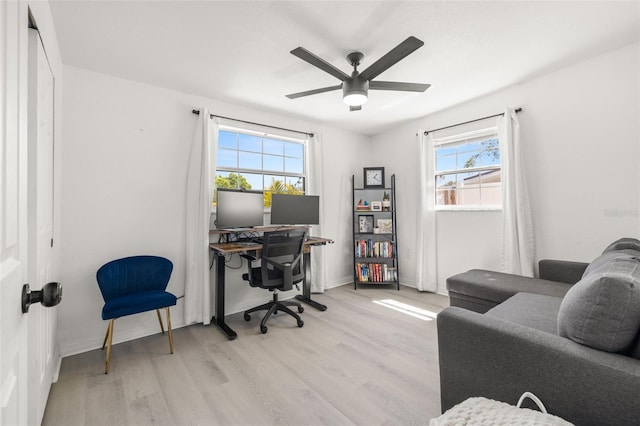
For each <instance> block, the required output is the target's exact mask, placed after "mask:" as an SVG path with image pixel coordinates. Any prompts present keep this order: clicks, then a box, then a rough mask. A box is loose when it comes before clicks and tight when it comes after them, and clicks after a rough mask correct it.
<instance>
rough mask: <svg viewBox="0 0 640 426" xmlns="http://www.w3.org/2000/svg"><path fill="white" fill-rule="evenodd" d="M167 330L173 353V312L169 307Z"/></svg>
mask: <svg viewBox="0 0 640 426" xmlns="http://www.w3.org/2000/svg"><path fill="white" fill-rule="evenodd" d="M167 331H168V334H169V349H171V353H173V333H172V332H171V314H170V313H169V307H167Z"/></svg>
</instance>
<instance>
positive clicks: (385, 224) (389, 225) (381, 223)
mask: <svg viewBox="0 0 640 426" xmlns="http://www.w3.org/2000/svg"><path fill="white" fill-rule="evenodd" d="M378 228H379V229H380V233H381V234H391V232H392V231H393V222H392V220H391V219H378Z"/></svg>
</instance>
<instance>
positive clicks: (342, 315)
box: [43, 286, 448, 426]
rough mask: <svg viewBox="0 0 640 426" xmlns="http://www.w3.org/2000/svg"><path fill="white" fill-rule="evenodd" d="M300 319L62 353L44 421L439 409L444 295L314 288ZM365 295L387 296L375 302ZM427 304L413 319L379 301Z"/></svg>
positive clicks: (257, 419) (286, 419)
mask: <svg viewBox="0 0 640 426" xmlns="http://www.w3.org/2000/svg"><path fill="white" fill-rule="evenodd" d="M313 298H314V299H316V300H317V301H318V302H320V303H323V304H326V305H327V306H328V309H327V310H326V311H324V312H322V311H318V310H316V309H314V308H312V307H310V306H307V305H304V306H305V310H304V312H303V313H302V314H301V316H302V319H303V320H304V322H305V325H304V327H302V328H298V327H297V326H296V323H295V320H293V318H291V317H289V316H287V315H285V314H282V313H281V314H278V315H276V316H275V317H272V319H271V320H270V321H269V323H268V327H269V331H268V333H267V334H264V335H263V334H261V333H260V331H259V327H258V324H259V322H260V319H261V315H259V314H258V315H253V316H252V319H251V321H249V322H246V321H244V319H243V316H242V314H241V313H239V314H233V315H229V316H228V317H227V323H228V324H229V325H230V326H231V327H232V328H233V329H234V330H235V331H236V332H237V333H238V338H237V339H236V340H233V341H229V340H227V339H226V338H225V337H224V336H223V335H222V333H220V332H219V331H218V330H217V329H216V328H215V327H213V326H203V325H193V326H189V327H184V328H181V329H178V330H174V334H173V338H174V349H175V350H174V354H169V348H168V342H167V337H166V335H162V334H157V335H154V336H149V337H146V338H143V339H138V340H135V341H131V342H126V343H121V344H118V345H115V346H114V347H113V352H112V355H111V367H110V372H109V374H108V375H105V374H104V352H103V351H101V350H96V351H91V352H87V353H83V354H79V355H75V356H71V357H67V358H64V359H63V361H62V368H61V371H60V376H59V379H58V382H57V383H55V384H54V385H53V386H52V389H51V394H50V395H49V401H48V403H47V408H46V411H45V416H44V420H43V425H45V426H49V425H102V424H104V425H107V424H108V425H114V424H117V425H144V424H154V425H200V424H202V425H258V424H259V425H270V424H278V425H301V424H306V425H408V424H426V423H428V421H429V419H430V418H432V417H436V416H438V415H439V414H440V394H439V371H438V349H437V330H436V321H435V319H433V318H430V317H429V316H430V315H431V316H435V314H437V313H438V312H440V310H442V309H443V308H444V307H445V306H447V305H448V298H447V297H445V296H441V295H436V294H433V293H422V292H418V291H417V290H415V289H411V288H408V287H404V286H401V287H400V291H398V290H396V289H391V288H375V287H374V288H364V287H361V288H358V289H357V290H355V289H353V287H352V286H342V287H338V288H333V289H330V290H327V291H326V292H325V293H323V294H317V295H313ZM374 301H386V302H384V303H386V305H385V304H379V303H374ZM390 303H391V304H393V303H396V304H397V303H400V304H401V305H400V306H403V305H402V304H404V305H408V306H410V307H411V309H412V310H414V309H419V310H423V311H428V312H430V313H427V314H426V316H425V315H419V316H420V318H416V317H415V316H412V315H409V314H407V312H400V311H398V310H397V307H396V309H392V308H390V307H388V305H389V304H390Z"/></svg>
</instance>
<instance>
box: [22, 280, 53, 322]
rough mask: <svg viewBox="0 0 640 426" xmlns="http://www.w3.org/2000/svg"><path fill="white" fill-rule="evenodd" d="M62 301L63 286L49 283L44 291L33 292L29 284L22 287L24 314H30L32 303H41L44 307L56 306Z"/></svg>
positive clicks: (43, 288)
mask: <svg viewBox="0 0 640 426" xmlns="http://www.w3.org/2000/svg"><path fill="white" fill-rule="evenodd" d="M61 300H62V284H60V283H47V284H45V285H44V287H42V290H34V291H31V289H30V288H29V284H25V285H23V286H22V313H23V314H25V313H27V312H29V306H30V305H31V304H32V303H38V302H40V303H41V304H42V306H45V307H47V308H48V307H51V306H56V305H57V304H59V303H60V301H61Z"/></svg>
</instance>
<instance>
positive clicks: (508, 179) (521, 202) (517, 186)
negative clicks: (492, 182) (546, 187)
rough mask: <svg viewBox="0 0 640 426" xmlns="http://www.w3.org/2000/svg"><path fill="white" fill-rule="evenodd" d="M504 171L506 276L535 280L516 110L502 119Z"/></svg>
mask: <svg viewBox="0 0 640 426" xmlns="http://www.w3.org/2000/svg"><path fill="white" fill-rule="evenodd" d="M498 139H499V140H500V155H501V159H502V160H501V161H502V164H501V167H502V203H503V236H502V238H503V242H502V270H503V272H507V273H511V274H518V275H525V276H528V277H532V276H533V271H534V240H533V225H532V221H531V207H530V202H529V193H528V191H527V183H526V179H525V173H524V167H523V166H524V164H523V160H522V144H521V140H520V124H519V123H518V117H517V114H516V112H515V111H514V110H513V109H512V108H507V109H506V110H505V113H504V116H502V117H500V118H498Z"/></svg>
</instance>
